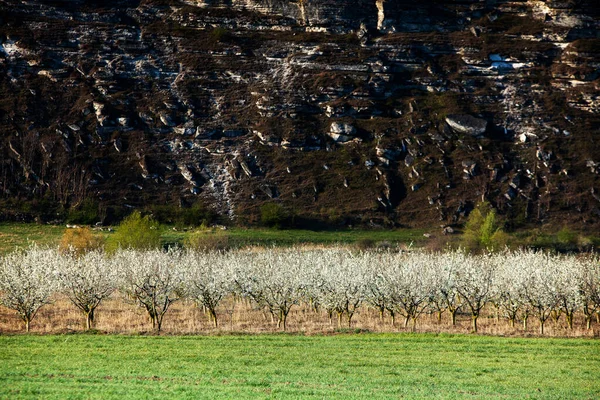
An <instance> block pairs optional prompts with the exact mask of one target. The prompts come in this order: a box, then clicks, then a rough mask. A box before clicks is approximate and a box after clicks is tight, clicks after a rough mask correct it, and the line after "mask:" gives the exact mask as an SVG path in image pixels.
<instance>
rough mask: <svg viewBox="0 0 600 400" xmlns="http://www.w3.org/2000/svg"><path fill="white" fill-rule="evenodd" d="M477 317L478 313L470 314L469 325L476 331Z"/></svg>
mask: <svg viewBox="0 0 600 400" xmlns="http://www.w3.org/2000/svg"><path fill="white" fill-rule="evenodd" d="M477 317H478V315H472V316H471V326H472V328H473V332H475V333H477Z"/></svg>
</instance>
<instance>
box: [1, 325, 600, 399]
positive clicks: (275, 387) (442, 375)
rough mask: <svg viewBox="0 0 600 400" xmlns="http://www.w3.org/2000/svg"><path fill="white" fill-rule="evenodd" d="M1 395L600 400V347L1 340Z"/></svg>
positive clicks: (335, 339) (512, 342)
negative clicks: (596, 399) (597, 399)
mask: <svg viewBox="0 0 600 400" xmlns="http://www.w3.org/2000/svg"><path fill="white" fill-rule="evenodd" d="M0 359H1V360H2V364H1V366H0V380H1V381H2V385H0V397H1V398H17V399H18V398H44V399H62V398H71V399H76V398H86V399H88V398H89V399H92V398H98V399H100V398H101V399H110V398H119V399H122V398H131V399H136V398H181V399H184V398H189V399H195V398H207V399H208V398H210V399H220V398H222V399H231V398H236V399H239V398H340V399H342V398H343V399H353V398H355V399H359V398H360V399H363V398H372V399H390V398H449V399H458V398H486V399H487V398H532V399H533V398H540V399H565V398H569V399H576V398H580V399H592V398H594V399H595V398H599V397H600V381H598V379H597V378H598V376H600V344H599V342H598V341H597V340H590V339H515V338H498V337H485V336H462V335H433V334H356V335H336V336H293V335H256V336H253V335H247V336H239V335H232V336H187V337H186V336H183V337H182V336H179V337H155V336H150V337H143V336H142V337H140V336H137V337H135V336H101V335H96V336H93V335H58V336H53V335H48V336H28V335H27V336H26V335H22V336H0Z"/></svg>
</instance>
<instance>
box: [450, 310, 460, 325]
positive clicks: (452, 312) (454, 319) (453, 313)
mask: <svg viewBox="0 0 600 400" xmlns="http://www.w3.org/2000/svg"><path fill="white" fill-rule="evenodd" d="M449 311H450V315H451V316H452V318H451V323H452V326H456V313H457V312H458V310H456V309H453V310H449Z"/></svg>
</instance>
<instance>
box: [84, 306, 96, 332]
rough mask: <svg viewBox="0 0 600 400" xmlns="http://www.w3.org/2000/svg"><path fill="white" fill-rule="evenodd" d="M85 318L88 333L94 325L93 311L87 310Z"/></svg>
mask: <svg viewBox="0 0 600 400" xmlns="http://www.w3.org/2000/svg"><path fill="white" fill-rule="evenodd" d="M85 316H86V318H85V327H86V329H87V330H88V331H89V330H90V329H92V326H93V325H94V309H91V310H89V311H88V312H87V313H86V315H85Z"/></svg>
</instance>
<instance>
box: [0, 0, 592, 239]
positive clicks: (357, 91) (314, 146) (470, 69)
mask: <svg viewBox="0 0 600 400" xmlns="http://www.w3.org/2000/svg"><path fill="white" fill-rule="evenodd" d="M599 68H600V4H599V3H598V2H597V1H596V0H565V1H554V0H548V1H533V0H528V1H505V0H439V1H436V0H427V1H419V2H415V1H405V0H195V1H194V0H187V1H178V0H121V1H119V0H106V1H100V0H97V1H83V0H81V1H76V0H71V1H67V0H63V1H60V0H56V1H49V0H43V1H41V0H37V1H16V0H0V71H1V72H0V91H1V92H2V93H1V96H0V131H1V137H0V155H1V162H0V204H1V209H2V213H3V215H4V217H5V218H27V217H32V216H41V217H42V218H45V219H53V218H56V216H58V217H62V216H64V215H65V212H67V211H68V210H71V211H76V210H78V209H81V207H84V206H85V207H88V208H90V207H91V208H95V209H97V210H98V212H99V218H102V217H104V216H110V215H119V214H122V213H124V212H126V211H127V210H129V209H133V208H144V207H149V205H165V204H166V205H172V206H173V207H182V208H186V207H192V206H194V205H198V204H201V205H203V206H204V207H207V208H210V209H213V210H215V211H216V212H217V213H219V214H220V215H222V216H223V217H224V218H231V219H233V220H236V221H239V222H242V223H247V222H250V223H251V222H254V221H256V220H257V218H258V215H259V214H260V208H261V206H262V205H264V204H266V203H278V204H280V205H281V206H282V207H283V208H285V209H288V210H294V213H295V214H296V215H297V221H303V223H306V224H311V223H324V224H330V225H341V224H368V223H372V224H387V225H410V226H414V225H427V226H432V225H446V224H455V223H460V222H462V221H463V220H464V217H465V215H467V214H468V212H469V209H470V208H471V207H472V206H473V205H474V204H476V203H477V202H479V201H481V200H482V199H484V200H487V201H490V202H491V203H492V204H493V205H494V206H495V207H496V208H497V209H498V210H499V212H500V213H501V214H503V215H505V216H506V217H507V219H508V220H510V221H511V224H512V225H513V226H515V227H517V226H520V225H524V224H528V223H535V224H538V223H553V222H559V223H561V224H564V223H573V224H582V226H590V227H598V226H599V225H600V224H599V221H600V192H599V191H600V176H599V175H598V174H599V173H600V143H599V142H600V114H599V112H600V97H599V96H600V91H599V89H600V79H599V78H600V69H599Z"/></svg>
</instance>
